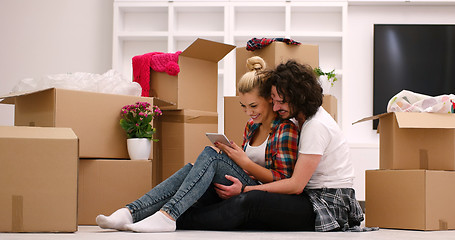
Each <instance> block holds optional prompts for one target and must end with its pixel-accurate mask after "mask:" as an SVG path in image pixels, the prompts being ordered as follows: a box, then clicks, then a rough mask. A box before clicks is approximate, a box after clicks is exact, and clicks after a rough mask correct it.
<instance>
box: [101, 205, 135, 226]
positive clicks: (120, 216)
mask: <svg viewBox="0 0 455 240" xmlns="http://www.w3.org/2000/svg"><path fill="white" fill-rule="evenodd" d="M132 223H133V216H131V212H130V210H129V209H128V208H120V209H118V210H117V211H115V212H114V213H112V214H111V215H110V216H108V217H106V216H104V215H98V216H97V217H96V224H98V226H100V227H101V228H110V229H117V230H121V231H125V230H127V229H126V224H132Z"/></svg>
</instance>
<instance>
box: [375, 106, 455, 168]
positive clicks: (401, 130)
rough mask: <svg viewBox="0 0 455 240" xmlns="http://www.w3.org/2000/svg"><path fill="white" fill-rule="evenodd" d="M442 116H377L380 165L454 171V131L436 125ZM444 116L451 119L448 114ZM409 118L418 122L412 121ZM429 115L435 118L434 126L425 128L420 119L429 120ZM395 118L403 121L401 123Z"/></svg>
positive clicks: (412, 114)
mask: <svg viewBox="0 0 455 240" xmlns="http://www.w3.org/2000/svg"><path fill="white" fill-rule="evenodd" d="M403 116H405V117H406V119H403ZM443 116H444V115H441V114H415V113H411V114H407V113H400V114H388V115H384V116H383V117H381V118H380V120H379V121H380V126H381V129H380V146H379V148H380V153H379V157H380V168H381V169H431V170H455V150H454V148H453V146H454V145H455V130H454V129H446V128H439V126H440V125H437V124H439V123H441V124H442V122H441V117H443ZM445 116H447V119H446V120H450V121H452V120H453V119H452V115H451V114H445ZM409 117H412V118H413V119H414V121H415V122H416V123H420V124H416V123H412V121H411V118H409ZM433 117H436V118H437V119H436V120H435V124H436V125H434V128H428V127H430V126H429V125H428V124H424V122H428V123H431V119H432V118H433ZM399 120H403V121H402V125H401V126H399V124H398V123H399ZM454 122H455V121H454ZM446 126H447V124H446ZM420 127H422V128H420Z"/></svg>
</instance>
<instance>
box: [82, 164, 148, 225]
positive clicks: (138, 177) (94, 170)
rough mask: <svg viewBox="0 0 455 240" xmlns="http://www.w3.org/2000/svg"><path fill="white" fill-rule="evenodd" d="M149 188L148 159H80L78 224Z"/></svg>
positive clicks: (110, 212) (114, 208) (129, 199)
mask: <svg viewBox="0 0 455 240" xmlns="http://www.w3.org/2000/svg"><path fill="white" fill-rule="evenodd" d="M150 189H152V161H146V160H118V159H115V160H112V159H80V161H79V195H78V205H79V206H78V224H79V225H96V222H95V219H96V216H97V215H98V214H104V215H106V216H108V215H110V214H112V213H113V212H114V211H115V210H117V209H119V208H122V207H125V205H126V204H128V203H131V202H133V201H134V200H136V199H138V198H140V197H141V196H143V195H144V194H145V193H147V192H148V191H150Z"/></svg>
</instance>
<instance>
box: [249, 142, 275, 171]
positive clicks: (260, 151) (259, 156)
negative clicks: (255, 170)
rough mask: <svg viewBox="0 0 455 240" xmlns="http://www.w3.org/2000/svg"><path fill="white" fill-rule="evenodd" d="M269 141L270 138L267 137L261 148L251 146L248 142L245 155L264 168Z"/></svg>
mask: <svg viewBox="0 0 455 240" xmlns="http://www.w3.org/2000/svg"><path fill="white" fill-rule="evenodd" d="M268 139H269V137H268V136H267V138H266V139H265V141H264V142H263V143H262V144H261V145H259V146H251V145H250V142H248V144H247V145H246V149H245V153H246V155H247V156H248V158H249V159H251V161H253V162H255V163H256V164H259V165H260V166H263V167H265V148H266V146H267V140H268Z"/></svg>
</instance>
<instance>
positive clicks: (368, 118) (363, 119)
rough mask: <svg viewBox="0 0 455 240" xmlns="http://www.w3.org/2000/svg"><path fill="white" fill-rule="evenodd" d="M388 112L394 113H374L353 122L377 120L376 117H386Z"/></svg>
mask: <svg viewBox="0 0 455 240" xmlns="http://www.w3.org/2000/svg"><path fill="white" fill-rule="evenodd" d="M388 114H392V113H382V114H378V115H374V116H370V117H366V118H362V119H360V120H358V121H355V122H353V123H352V125H354V124H356V123H360V122H366V121H370V120H376V119H379V118H381V117H384V116H386V115H388Z"/></svg>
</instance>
